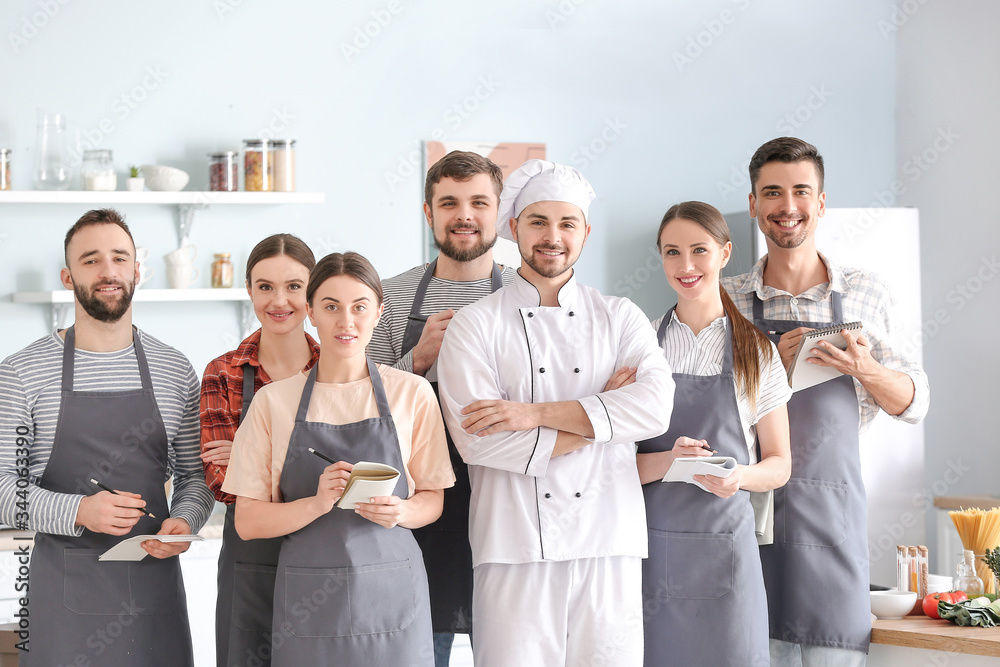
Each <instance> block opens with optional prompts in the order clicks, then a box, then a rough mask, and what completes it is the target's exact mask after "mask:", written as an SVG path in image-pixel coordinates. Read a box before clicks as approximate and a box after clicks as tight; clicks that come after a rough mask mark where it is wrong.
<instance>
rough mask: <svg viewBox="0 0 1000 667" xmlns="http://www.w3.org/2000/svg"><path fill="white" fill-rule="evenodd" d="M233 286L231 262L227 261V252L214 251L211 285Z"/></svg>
mask: <svg viewBox="0 0 1000 667" xmlns="http://www.w3.org/2000/svg"><path fill="white" fill-rule="evenodd" d="M232 286H233V264H232V262H230V261H229V253H228V252H217V253H215V261H214V262H212V287H226V288H228V287H232Z"/></svg>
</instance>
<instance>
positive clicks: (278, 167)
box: [271, 139, 295, 192]
mask: <svg viewBox="0 0 1000 667" xmlns="http://www.w3.org/2000/svg"><path fill="white" fill-rule="evenodd" d="M271 150H272V151H273V152H274V191H275V192H295V139H273V140H272V141H271Z"/></svg>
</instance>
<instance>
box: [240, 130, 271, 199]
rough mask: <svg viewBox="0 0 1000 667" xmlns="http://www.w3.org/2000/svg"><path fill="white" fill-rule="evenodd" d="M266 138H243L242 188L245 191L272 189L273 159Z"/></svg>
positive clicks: (269, 190)
mask: <svg viewBox="0 0 1000 667" xmlns="http://www.w3.org/2000/svg"><path fill="white" fill-rule="evenodd" d="M272 155H273V153H272V152H271V145H270V142H269V141H268V140H267V139H244V140H243V189H244V190H246V191H247V192H271V191H272V190H274V161H273V158H272Z"/></svg>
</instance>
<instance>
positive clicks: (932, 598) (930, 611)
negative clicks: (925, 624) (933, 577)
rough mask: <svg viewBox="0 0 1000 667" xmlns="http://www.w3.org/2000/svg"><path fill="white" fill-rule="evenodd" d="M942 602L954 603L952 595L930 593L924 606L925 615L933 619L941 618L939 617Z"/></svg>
mask: <svg viewBox="0 0 1000 667" xmlns="http://www.w3.org/2000/svg"><path fill="white" fill-rule="evenodd" d="M963 595H964V593H963ZM941 600H944V601H945V602H954V600H953V599H952V597H951V593H928V594H927V597H925V598H924V601H923V604H922V606H923V608H924V614H925V615H926V616H930V617H931V618H941V616H939V615H938V602H939V601H941Z"/></svg>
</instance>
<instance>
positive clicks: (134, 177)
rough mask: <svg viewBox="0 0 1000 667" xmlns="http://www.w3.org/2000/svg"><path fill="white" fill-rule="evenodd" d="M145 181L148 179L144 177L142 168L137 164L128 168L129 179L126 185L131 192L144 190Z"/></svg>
mask: <svg viewBox="0 0 1000 667" xmlns="http://www.w3.org/2000/svg"><path fill="white" fill-rule="evenodd" d="M145 183H146V179H144V178H143V177H142V169H140V168H139V167H137V166H135V165H132V166H131V167H129V168H128V180H127V181H125V187H126V188H128V191H129V192H142V187H143V185H145Z"/></svg>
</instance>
